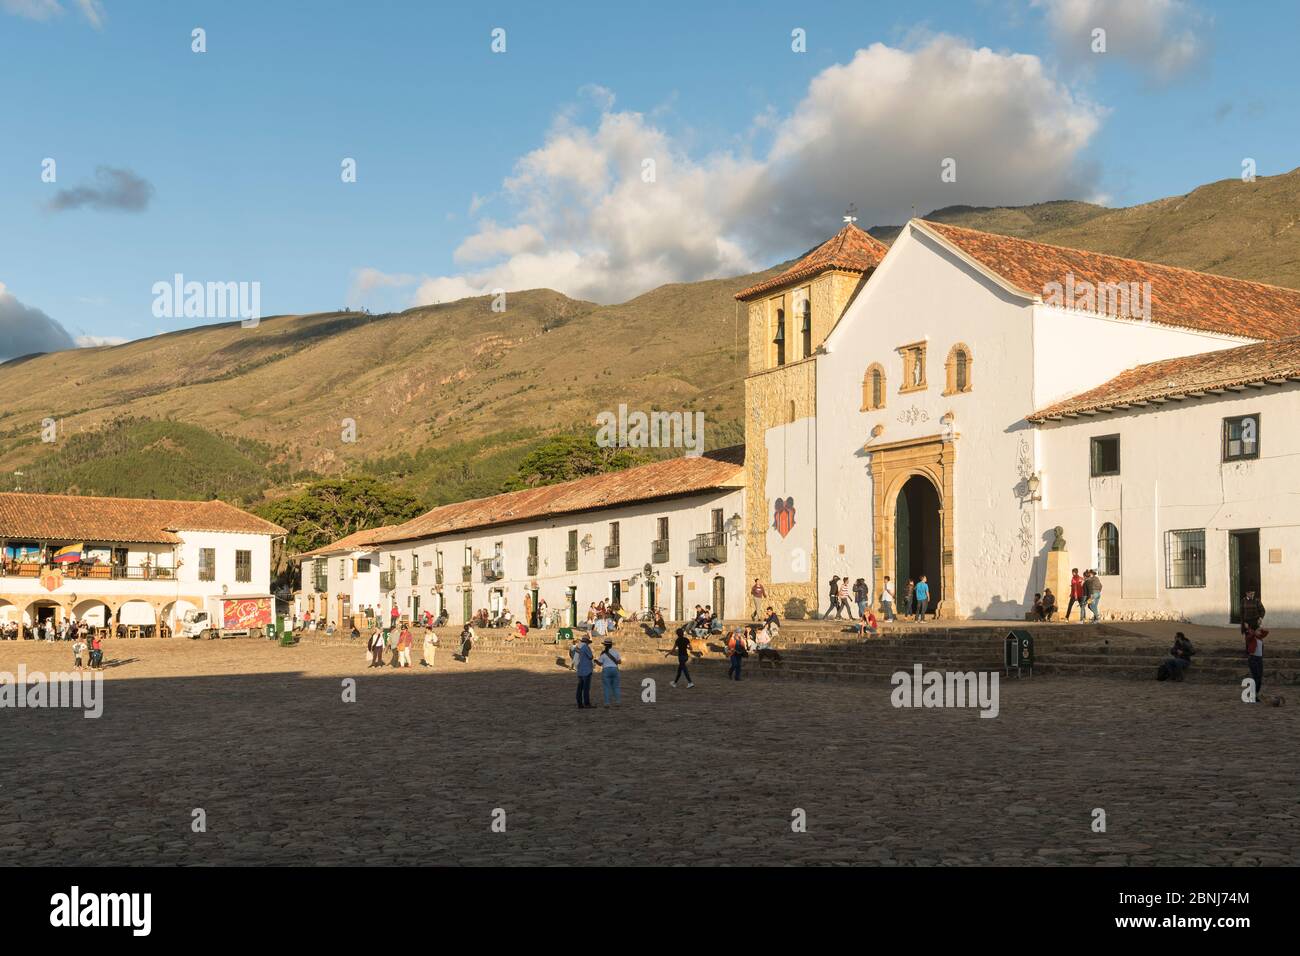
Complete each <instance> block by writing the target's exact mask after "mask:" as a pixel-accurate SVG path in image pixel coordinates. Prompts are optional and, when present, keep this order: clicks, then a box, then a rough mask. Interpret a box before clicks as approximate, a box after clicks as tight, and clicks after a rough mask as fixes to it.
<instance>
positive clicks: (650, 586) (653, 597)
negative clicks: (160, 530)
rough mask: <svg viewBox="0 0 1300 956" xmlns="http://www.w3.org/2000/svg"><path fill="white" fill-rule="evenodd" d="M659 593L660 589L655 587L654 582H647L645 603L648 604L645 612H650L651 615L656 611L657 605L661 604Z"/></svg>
mask: <svg viewBox="0 0 1300 956" xmlns="http://www.w3.org/2000/svg"><path fill="white" fill-rule="evenodd" d="M658 591H659V589H658V588H657V587H656V586H655V583H654V582H653V581H647V582H646V585H645V602H646V605H645V610H647V611H649V612H650V613H651V614H653V613H654V609H655V607H656V605H657V604H658V602H659V594H658Z"/></svg>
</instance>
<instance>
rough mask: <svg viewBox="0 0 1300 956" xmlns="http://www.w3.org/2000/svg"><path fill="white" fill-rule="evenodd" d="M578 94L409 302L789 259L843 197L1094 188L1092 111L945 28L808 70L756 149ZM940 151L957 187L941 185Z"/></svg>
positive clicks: (1025, 68)
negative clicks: (717, 146)
mask: <svg viewBox="0 0 1300 956" xmlns="http://www.w3.org/2000/svg"><path fill="white" fill-rule="evenodd" d="M585 92H586V94H587V96H588V98H589V99H591V100H593V101H595V102H597V103H598V104H602V105H603V108H602V109H601V110H600V112H599V116H598V117H597V118H596V119H594V120H592V121H590V122H587V123H583V122H580V121H578V119H577V118H576V114H574V113H573V112H570V111H561V112H560V113H559V115H558V117H557V119H556V120H555V122H554V124H553V126H552V128H551V130H550V131H549V133H548V134H547V136H546V139H545V141H544V142H543V143H542V144H541V145H540V146H539V147H538V148H536V149H534V150H532V151H530V152H528V153H527V154H525V155H524V156H522V157H520V159H519V160H518V161H517V162H516V163H515V166H514V169H513V170H512V171H511V173H510V175H509V176H508V177H507V178H506V179H505V181H504V182H503V183H502V184H501V189H500V192H499V199H500V201H501V203H502V204H503V205H504V206H508V207H509V209H510V211H511V212H512V213H513V218H512V222H510V223H509V224H504V225H503V224H500V223H498V222H496V221H490V220H484V221H482V222H480V223H478V226H477V230H476V231H475V232H474V233H472V234H471V235H470V236H468V237H466V238H465V239H464V240H463V241H462V243H461V244H460V246H459V247H458V249H457V252H456V262H457V263H458V264H473V265H475V266H476V267H477V268H475V269H474V270H473V271H470V272H466V273H460V274H454V275H444V276H426V277H423V278H422V279H421V281H420V282H419V284H418V286H416V288H415V294H414V302H416V303H429V302H434V301H444V302H445V301H449V300H451V299H454V298H459V297H463V296H466V295H482V294H485V293H488V292H490V291H491V290H493V289H495V288H503V289H507V290H519V289H527V288H538V287H547V288H553V289H558V290H559V291H561V292H564V293H566V294H568V295H571V296H575V297H578V298H584V299H591V300H595V301H598V302H612V301H622V300H624V299H627V298H629V297H631V296H634V295H637V294H639V293H641V292H644V291H646V290H648V289H651V288H653V287H655V286H657V285H661V284H663V283H667V282H682V281H694V280H699V279H705V278H714V277H718V276H726V275H736V274H738V273H743V272H746V271H751V270H754V269H756V268H760V267H764V266H767V265H770V264H772V263H773V262H775V261H778V260H779V259H781V258H783V257H785V256H789V255H792V254H796V253H799V252H802V251H803V250H804V249H807V248H808V247H809V246H811V245H813V244H815V243H817V242H820V241H822V240H824V239H826V238H827V237H828V236H829V235H830V234H832V233H833V232H834V231H835V230H836V229H837V228H839V224H840V218H839V217H840V214H841V213H842V211H843V210H844V208H845V207H846V206H847V205H848V203H849V202H854V203H856V204H857V206H858V209H859V217H860V219H861V224H862V225H863V226H867V225H871V224H887V223H897V222H901V221H903V220H905V219H906V218H907V217H908V216H909V215H910V212H911V207H912V205H913V204H914V205H915V207H916V210H917V212H918V214H919V213H924V212H928V211H929V210H930V209H933V208H936V207H941V206H947V205H953V204H958V203H969V204H972V205H995V204H1003V203H1016V204H1020V203H1032V202H1037V201H1041V200H1046V199H1059V198H1072V197H1078V196H1082V195H1087V194H1090V193H1092V192H1094V191H1095V185H1096V180H1097V175H1096V171H1095V169H1093V168H1092V167H1091V166H1090V165H1088V164H1086V163H1084V162H1083V161H1082V160H1081V158H1080V157H1081V153H1082V151H1083V150H1084V148H1085V147H1086V146H1087V144H1088V143H1089V141H1090V140H1091V138H1092V137H1093V135H1094V133H1095V132H1096V130H1097V129H1098V127H1099V126H1100V123H1101V119H1102V117H1103V115H1104V111H1103V110H1102V109H1100V108H1099V107H1097V106H1096V105H1094V104H1092V103H1090V102H1088V101H1087V100H1086V99H1084V98H1082V97H1081V96H1079V95H1077V94H1076V93H1074V92H1073V91H1072V90H1071V89H1070V88H1069V87H1068V86H1066V85H1064V84H1063V83H1061V82H1060V81H1058V80H1057V79H1055V78H1054V77H1053V76H1052V75H1051V74H1050V73H1049V72H1048V71H1047V70H1046V69H1045V68H1044V66H1043V64H1042V62H1041V61H1040V60H1039V59H1038V58H1037V57H1034V56H1028V55H1019V54H1012V53H999V52H994V51H992V50H988V49H983V48H974V47H971V46H970V45H969V44H967V43H965V42H964V41H961V40H959V39H956V38H953V37H949V36H932V37H928V38H923V39H921V40H919V41H918V42H917V44H916V45H914V46H911V47H908V48H904V49H899V48H891V47H887V46H884V45H882V44H875V45H873V46H871V47H869V48H867V49H864V50H860V51H858V53H857V54H856V55H855V56H854V57H853V58H852V60H850V61H849V62H847V63H844V64H841V65H836V66H832V67H830V68H828V69H826V70H824V71H822V72H821V73H820V74H818V75H817V76H816V77H815V78H814V79H813V80H812V81H811V83H810V84H809V87H808V90H807V93H806V95H805V97H804V98H803V100H802V101H801V102H800V103H799V104H798V106H796V107H795V108H794V110H793V111H792V112H791V113H790V114H789V115H782V114H780V113H778V112H776V111H773V110H771V109H767V110H764V111H762V112H761V113H759V114H758V115H757V116H756V117H755V118H754V121H753V129H752V130H751V131H750V135H751V136H752V137H753V138H754V140H755V141H761V142H763V143H766V144H768V145H766V147H765V149H758V150H756V151H755V152H753V153H751V152H749V151H744V152H742V151H739V150H718V151H715V152H712V153H709V154H707V155H703V156H692V155H689V154H688V150H687V148H686V146H685V145H684V144H683V143H682V141H681V140H680V139H678V138H675V137H674V136H673V135H672V134H671V133H670V132H669V131H668V130H666V129H665V128H663V127H662V126H660V125H658V124H657V123H656V122H655V121H653V120H651V119H649V118H647V116H645V115H644V114H641V113H637V112H632V111H615V110H614V109H613V106H612V104H613V94H611V93H609V92H608V91H605V90H603V89H599V88H598V89H593V90H588V91H585ZM947 158H952V159H955V160H956V162H957V179H956V182H952V183H945V182H942V181H941V179H940V168H941V167H940V164H941V163H942V161H943V160H944V159H947ZM647 160H652V161H653V175H652V176H651V175H649V169H648V166H647ZM648 180H649V181H648ZM381 275H382V273H381ZM402 278H404V279H408V280H409V279H410V277H409V276H406V277H402ZM355 288H357V286H356V285H354V289H355Z"/></svg>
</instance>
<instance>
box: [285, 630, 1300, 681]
mask: <svg viewBox="0 0 1300 956" xmlns="http://www.w3.org/2000/svg"><path fill="white" fill-rule="evenodd" d="M1013 628H1016V629H1023V630H1027V631H1029V632H1030V633H1031V634H1032V635H1033V636H1034V648H1035V656H1036V661H1035V665H1034V674H1035V676H1044V675H1053V676H1059V677H1074V676H1084V677H1113V678H1122V679H1130V680H1153V679H1154V678H1155V672H1156V668H1157V667H1158V666H1159V664H1160V662H1161V661H1162V660H1164V658H1165V652H1166V650H1167V648H1168V642H1166V641H1153V640H1152V639H1150V638H1144V637H1141V636H1139V635H1135V634H1132V633H1130V632H1128V631H1125V630H1123V629H1122V628H1121V627H1118V626H1116V625H1112V624H1106V623H1101V624H1074V623H1071V624H1021V623H1018V622H1017V623H1011V622H1008V623H986V622H972V621H967V622H955V623H951V624H949V623H944V622H927V623H925V624H912V623H901V622H900V623H897V624H884V625H882V630H881V633H880V635H878V636H877V637H873V638H870V639H869V640H867V641H863V640H862V639H860V638H859V637H858V636H857V634H856V633H854V632H853V631H852V630H851V629H848V627H847V624H846V623H845V624H841V623H839V622H836V621H787V622H785V623H783V624H782V628H781V635H780V637H779V638H778V640H777V641H776V642H775V644H774V646H775V648H776V649H777V650H778V651H779V652H780V654H781V658H782V661H781V663H780V664H777V663H775V662H773V661H770V660H766V661H760V660H759V659H758V657H757V655H751V656H750V657H748V658H746V660H745V665H744V674H745V676H746V677H747V678H755V677H756V678H761V679H768V680H812V681H847V682H888V681H889V678H890V676H891V675H893V674H894V673H895V672H897V671H899V670H908V671H910V670H911V669H912V668H913V667H914V666H915V665H916V664H921V665H923V666H924V667H925V668H926V669H927V670H945V671H970V670H1001V669H1002V662H1003V654H1004V641H1005V638H1006V635H1007V632H1008V631H1009V630H1011V629H1013ZM413 633H414V634H415V648H414V650H413V653H412V655H411V658H412V662H413V663H415V664H416V665H417V666H418V662H419V659H420V654H421V647H422V644H423V640H424V631H423V630H422V629H419V628H417V629H415V630H414V631H413ZM437 633H438V635H439V637H440V639H441V642H442V643H441V644H440V646H439V648H438V663H439V666H442V665H443V663H444V662H449V661H450V660H451V655H452V654H453V653H455V652H456V651H457V649H458V648H459V645H460V628H459V627H457V626H453V627H445V628H439V629H437ZM475 633H476V634H477V635H478V641H477V642H476V643H475V645H474V650H473V652H472V654H471V659H478V660H482V659H483V658H490V659H491V660H492V661H494V662H497V663H500V664H502V665H511V664H519V665H527V666H540V667H543V668H545V667H554V668H556V669H557V670H558V669H559V668H560V667H563V666H567V661H568V652H567V645H561V646H557V645H556V643H555V639H556V632H555V631H554V630H542V629H534V630H532V631H530V632H529V633H528V635H527V636H526V637H517V636H515V637H512V636H510V635H512V634H513V632H508V631H505V630H495V629H476V632H475ZM613 637H614V641H615V646H616V647H617V648H618V650H619V651H620V653H622V655H623V660H624V666H625V667H626V668H629V669H644V668H647V667H663V668H665V669H668V668H671V667H673V666H674V664H675V658H673V657H671V656H669V655H667V654H666V653H665V652H666V651H668V650H669V648H670V647H671V646H672V643H673V634H672V632H671V631H670V632H669V634H667V635H665V636H664V637H662V638H659V639H657V640H656V639H653V638H650V637H647V636H646V635H645V634H644V633H643V632H642V630H641V628H640V626H639V625H624V626H623V628H622V630H620V631H618V632H615V633H614V634H613ZM301 641H302V643H304V644H324V645H334V646H337V645H343V644H349V643H352V644H354V645H355V647H356V650H357V653H358V655H360V654H362V653H363V652H364V644H365V636H363V637H361V638H359V639H358V640H356V641H355V642H352V641H351V640H350V639H349V638H348V637H347V636H345V635H339V634H335V635H332V636H326V635H325V634H323V633H318V632H311V631H309V632H306V633H304V634H303V635H302V636H301ZM593 644H594V648H593V649H594V650H596V651H597V653H599V647H600V642H599V640H593ZM385 659H386V660H387V656H386V657H385ZM697 664H699V665H703V666H704V667H709V666H711V665H716V666H717V667H718V668H720V669H721V668H724V667H725V666H726V655H725V653H724V652H723V647H722V638H721V636H714V637H712V638H710V639H709V641H708V650H707V652H705V653H704V654H703V655H702V656H696V657H693V658H692V661H691V665H692V666H693V667H694V666H696V665H697ZM1246 674H1247V671H1246V666H1245V661H1244V657H1243V655H1242V653H1241V651H1240V649H1239V646H1238V645H1237V644H1236V643H1235V640H1234V639H1233V638H1232V637H1229V636H1225V638H1224V640H1223V642H1222V643H1221V644H1214V645H1209V646H1200V647H1199V648H1198V653H1197V655H1196V658H1195V661H1194V663H1193V665H1192V667H1191V669H1190V670H1189V671H1188V672H1187V680H1189V681H1194V682H1227V683H1237V682H1239V681H1240V679H1241V678H1243V677H1245V676H1246ZM1296 683H1300V648H1270V649H1269V656H1268V658H1267V671H1266V686H1268V685H1269V684H1272V685H1277V684H1296Z"/></svg>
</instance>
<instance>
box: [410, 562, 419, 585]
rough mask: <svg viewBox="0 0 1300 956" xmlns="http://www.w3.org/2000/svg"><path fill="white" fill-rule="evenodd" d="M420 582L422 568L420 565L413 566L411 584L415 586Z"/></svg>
mask: <svg viewBox="0 0 1300 956" xmlns="http://www.w3.org/2000/svg"><path fill="white" fill-rule="evenodd" d="M419 583H420V569H419V568H418V567H414V568H411V586H412V587H414V586H415V585H417V584H419Z"/></svg>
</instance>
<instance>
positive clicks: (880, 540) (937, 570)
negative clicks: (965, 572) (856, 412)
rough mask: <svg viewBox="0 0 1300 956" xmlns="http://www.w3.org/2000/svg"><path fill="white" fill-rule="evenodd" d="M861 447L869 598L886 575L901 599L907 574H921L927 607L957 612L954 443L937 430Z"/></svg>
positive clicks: (875, 595) (943, 614)
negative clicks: (868, 502) (866, 478)
mask: <svg viewBox="0 0 1300 956" xmlns="http://www.w3.org/2000/svg"><path fill="white" fill-rule="evenodd" d="M864 451H866V452H867V453H868V454H870V456H871V465H870V469H871V497H872V508H871V511H872V527H873V540H872V547H873V551H874V559H873V562H872V564H873V575H874V578H875V587H874V588H873V590H872V595H873V599H874V600H877V601H878V600H879V595H880V592H881V589H882V588H883V587H884V579H885V575H889V576H890V577H891V578H892V579H893V582H892V583H893V585H894V592H895V594H896V595H897V596H898V597H899V598H900V600H901V598H902V595H903V593H904V591H905V589H906V588H907V579H908V578H909V577H912V578H916V577H917V576H918V575H920V574H925V575H926V577H927V578H928V583H929V585H930V607H929V613H932V614H935V615H936V616H938V617H941V618H954V617H958V616H960V613H961V612H960V608H959V607H958V604H957V588H956V562H955V560H954V534H953V528H954V523H955V522H954V500H953V499H954V493H953V484H954V471H955V468H956V443H955V442H952V441H945V440H943V438H942V437H940V436H938V435H935V436H931V437H928V438H921V439H913V440H910V441H902V442H894V443H891V444H882V445H868V446H867V447H866V448H865V449H864ZM900 518H901V519H902V526H901V527H900ZM900 545H903V547H900ZM900 551H905V552H906V553H904V554H900Z"/></svg>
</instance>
